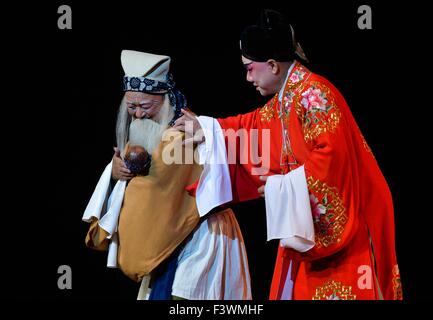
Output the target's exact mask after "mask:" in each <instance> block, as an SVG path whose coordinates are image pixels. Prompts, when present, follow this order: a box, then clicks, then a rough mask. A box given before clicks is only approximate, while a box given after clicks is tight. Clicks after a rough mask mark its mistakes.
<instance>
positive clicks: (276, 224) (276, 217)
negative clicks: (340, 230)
mask: <svg viewBox="0 0 433 320" xmlns="http://www.w3.org/2000/svg"><path fill="white" fill-rule="evenodd" d="M265 202H266V223H267V233H268V235H267V238H268V241H269V240H272V239H281V240H280V245H281V246H283V247H286V248H292V249H294V250H296V251H299V252H306V251H308V250H310V249H311V248H313V247H314V245H315V242H314V224H313V216H312V214H311V205H310V197H309V193H308V186H307V180H306V177H305V170H304V166H301V167H299V168H297V169H295V170H293V171H291V172H289V173H288V174H285V175H274V176H270V177H269V178H268V180H267V181H266V185H265Z"/></svg>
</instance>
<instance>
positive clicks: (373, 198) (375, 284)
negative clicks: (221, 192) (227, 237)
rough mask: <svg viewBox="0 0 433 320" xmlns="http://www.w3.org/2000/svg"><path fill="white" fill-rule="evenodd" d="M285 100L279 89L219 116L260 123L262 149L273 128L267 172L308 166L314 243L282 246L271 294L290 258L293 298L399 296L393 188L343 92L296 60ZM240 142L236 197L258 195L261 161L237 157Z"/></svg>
mask: <svg viewBox="0 0 433 320" xmlns="http://www.w3.org/2000/svg"><path fill="white" fill-rule="evenodd" d="M281 104H282V106H281V107H282V108H280V102H279V101H278V93H277V94H276V95H275V97H273V98H272V99H271V100H270V101H269V102H268V103H267V104H266V105H265V106H264V107H262V108H258V109H257V110H255V111H253V112H250V113H247V114H243V115H238V116H235V117H229V118H226V119H218V122H219V123H220V125H221V127H222V128H223V129H234V130H238V129H241V128H244V129H247V130H249V131H251V130H252V129H258V131H259V134H258V150H261V145H262V142H263V141H262V135H261V134H260V131H261V130H263V129H269V130H270V142H271V148H270V168H269V169H270V175H273V174H285V173H288V172H289V171H290V170H294V169H296V168H298V167H299V166H301V165H304V169H305V174H306V181H307V185H308V191H309V194H310V204H311V209H312V215H313V221H314V229H315V243H316V244H315V246H314V247H313V248H312V249H310V250H309V251H307V252H305V253H299V252H296V251H294V250H293V249H289V248H283V247H281V246H280V247H279V250H278V254H277V259H276V264H275V270H274V275H273V279H272V285H271V293H270V299H280V298H281V294H282V290H283V285H284V281H285V279H286V277H287V272H288V270H289V264H290V261H292V263H293V267H292V279H294V288H293V299H380V298H384V299H402V290H401V284H400V276H399V271H398V266H397V260H396V253H395V244H394V216H393V215H394V213H393V204H392V198H391V193H390V191H389V188H388V185H387V183H386V181H385V179H384V177H383V175H382V173H381V171H380V169H379V167H378V164H377V162H376V160H375V158H374V156H373V154H372V152H371V149H370V148H369V146H368V145H367V143H366V141H365V139H364V137H363V136H362V134H361V132H360V130H359V128H358V126H357V124H356V122H355V120H354V118H353V116H352V114H351V112H350V110H349V107H348V105H347V104H346V102H345V100H344V98H343V96H342V95H341V94H340V92H339V91H338V90H337V89H336V88H335V87H334V86H333V85H332V84H331V83H330V82H329V81H327V80H326V79H324V78H323V77H321V76H319V75H316V74H314V73H312V72H310V71H309V70H307V69H306V68H305V67H304V66H303V65H301V64H300V63H298V62H295V65H294V67H293V69H292V71H291V72H290V74H289V76H288V80H287V82H286V84H285V88H284V93H283V98H282V103H281ZM283 130H286V132H287V134H286V135H285V136H284V138H283V135H284V133H283V132H284V131H283ZM248 139H249V142H250V143H248V145H249V144H251V139H250V138H248ZM283 141H284V143H283ZM226 142H227V140H226ZM284 145H285V146H286V147H283V146H284ZM227 146H229V144H228V143H227ZM236 148H237V150H236V151H237V153H236V154H237V157H238V158H237V159H238V161H237V164H234V165H229V166H230V175H231V181H232V189H233V197H234V201H246V200H250V199H254V198H257V197H259V194H258V192H257V188H258V187H259V186H260V185H262V184H263V182H262V181H260V180H259V176H257V175H253V174H252V169H253V168H255V167H258V166H259V165H254V164H253V163H252V161H248V163H240V161H239V157H240V156H242V154H244V155H245V154H246V153H248V152H249V150H248V146H244V147H242V146H240V145H239V144H238V145H237V147H236ZM228 151H230V150H228ZM231 151H233V150H231ZM247 158H248V157H247ZM243 162H245V161H243Z"/></svg>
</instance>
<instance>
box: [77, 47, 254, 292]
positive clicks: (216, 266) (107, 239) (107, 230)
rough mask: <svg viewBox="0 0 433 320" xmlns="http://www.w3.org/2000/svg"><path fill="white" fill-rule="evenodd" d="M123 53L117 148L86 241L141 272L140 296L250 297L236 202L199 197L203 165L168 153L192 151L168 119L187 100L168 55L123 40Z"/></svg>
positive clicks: (89, 213)
mask: <svg viewBox="0 0 433 320" xmlns="http://www.w3.org/2000/svg"><path fill="white" fill-rule="evenodd" d="M121 62H122V67H123V70H124V72H125V77H124V91H125V95H124V97H123V99H122V102H121V105H120V108H119V113H118V119H117V149H116V151H115V154H114V156H113V159H112V161H111V163H110V164H108V166H107V167H106V169H105V171H104V173H103V174H102V177H101V179H100V180H99V182H98V185H97V187H96V189H95V191H94V193H93V195H92V197H91V199H90V202H89V204H88V206H87V208H86V210H85V213H84V216H83V220H84V221H87V222H90V223H91V227H90V230H89V232H88V234H87V237H86V244H87V245H88V246H89V247H92V248H95V249H99V250H106V249H108V264H107V265H108V267H120V268H121V270H122V271H123V272H124V273H125V274H126V275H128V276H129V277H130V278H132V279H133V280H135V281H137V282H138V281H141V287H140V292H139V299H145V298H148V299H172V298H174V299H213V300H215V299H236V300H238V299H239V300H241V299H251V288H250V275H249V270H248V262H247V255H246V251H245V246H244V241H243V238H242V234H241V231H240V228H239V225H238V223H237V221H236V218H235V216H234V214H233V212H232V210H231V209H228V208H226V209H224V208H221V207H219V205H220V204H222V203H224V202H226V201H225V199H220V201H217V202H215V201H213V200H211V201H210V202H209V201H206V200H205V201H203V202H202V203H200V204H199V205H197V204H196V199H195V195H199V194H201V195H203V194H206V193H209V190H208V189H207V188H201V189H200V188H199V189H197V185H198V181H199V180H200V177H201V175H202V166H201V165H200V164H198V163H195V162H193V163H186V162H185V163H168V162H167V161H166V159H165V158H164V154H171V153H172V152H175V151H176V150H179V148H180V149H181V150H183V151H184V152H186V151H187V150H186V149H187V146H185V143H184V142H183V140H184V134H183V133H181V132H179V131H177V130H174V129H171V128H170V126H169V125H170V123H173V122H174V120H175V119H176V118H177V117H179V115H180V114H181V112H180V110H181V108H185V107H186V100H185V98H184V96H183V95H182V94H181V93H180V91H179V90H178V89H177V88H176V87H175V85H174V83H173V80H172V77H171V75H170V74H169V73H168V71H169V66H170V57H168V56H161V55H154V54H149V53H143V52H137V51H129V50H124V51H122V54H121ZM167 137H169V138H167ZM147 153H148V154H147ZM150 159H151V161H150ZM206 185H207V184H206ZM200 198H201V199H203V198H205V199H206V197H205V196H201V197H200ZM214 207H216V208H215V209H213V210H212V211H211V210H210V209H209V208H214ZM210 211H211V212H210Z"/></svg>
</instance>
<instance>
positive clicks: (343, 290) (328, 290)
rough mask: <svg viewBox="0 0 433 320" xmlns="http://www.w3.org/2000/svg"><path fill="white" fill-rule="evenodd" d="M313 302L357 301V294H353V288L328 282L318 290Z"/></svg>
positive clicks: (339, 283) (331, 281) (332, 281)
mask: <svg viewBox="0 0 433 320" xmlns="http://www.w3.org/2000/svg"><path fill="white" fill-rule="evenodd" d="M312 300H356V294H353V293H352V286H344V285H343V284H342V283H341V282H337V281H334V280H328V281H327V282H326V283H325V284H324V285H323V286H321V287H318V288H316V294H315V295H314V296H313V298H312Z"/></svg>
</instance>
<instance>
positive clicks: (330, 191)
mask: <svg viewBox="0 0 433 320" xmlns="http://www.w3.org/2000/svg"><path fill="white" fill-rule="evenodd" d="M307 184H308V189H309V191H310V192H312V193H314V194H315V195H316V196H317V198H318V199H319V201H321V200H322V199H323V198H325V197H326V202H327V204H326V213H324V214H323V215H321V217H320V220H319V221H315V222H314V227H315V231H316V234H315V241H316V247H318V248H320V247H321V246H323V247H325V248H326V247H328V246H330V245H332V244H335V243H338V242H340V241H341V235H342V233H343V232H344V226H345V224H346V223H347V220H348V218H347V215H346V213H345V212H346V209H345V208H344V206H343V201H342V200H341V198H340V196H339V194H338V190H337V188H331V187H329V186H328V185H327V184H326V183H323V182H321V181H320V180H318V179H317V180H315V179H314V178H313V177H311V176H310V177H308V179H307Z"/></svg>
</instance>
